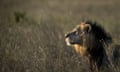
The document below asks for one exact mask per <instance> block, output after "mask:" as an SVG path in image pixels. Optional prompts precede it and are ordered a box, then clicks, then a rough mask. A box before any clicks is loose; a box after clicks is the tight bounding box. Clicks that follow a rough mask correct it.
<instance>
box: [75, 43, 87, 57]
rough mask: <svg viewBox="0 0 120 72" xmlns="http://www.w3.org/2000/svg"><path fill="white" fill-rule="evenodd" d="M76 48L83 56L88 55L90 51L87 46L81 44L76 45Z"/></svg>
mask: <svg viewBox="0 0 120 72" xmlns="http://www.w3.org/2000/svg"><path fill="white" fill-rule="evenodd" d="M74 49H75V51H76V52H77V53H79V54H80V55H81V56H88V55H89V53H88V51H87V48H85V47H83V46H80V45H77V44H76V45H74Z"/></svg>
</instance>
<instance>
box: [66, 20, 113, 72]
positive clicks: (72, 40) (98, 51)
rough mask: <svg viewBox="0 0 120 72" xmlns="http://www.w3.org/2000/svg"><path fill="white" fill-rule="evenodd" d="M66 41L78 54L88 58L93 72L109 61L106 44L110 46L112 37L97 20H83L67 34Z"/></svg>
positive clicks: (96, 71)
mask: <svg viewBox="0 0 120 72" xmlns="http://www.w3.org/2000/svg"><path fill="white" fill-rule="evenodd" d="M65 41H66V44H67V45H68V46H73V48H74V49H75V51H76V52H77V53H78V54H80V55H81V56H82V57H86V58H87V59H88V62H89V64H90V71H91V72H98V71H99V70H100V68H101V67H102V66H103V65H105V64H106V65H107V64H108V63H109V60H108V58H107V54H106V51H105V48H104V45H106V46H108V45H109V44H110V43H111V42H112V38H111V36H110V35H109V34H108V33H106V32H105V30H104V29H103V28H102V27H101V26H99V25H97V23H96V22H94V23H93V22H92V21H85V22H81V23H80V24H79V25H77V26H76V27H75V28H74V29H73V30H72V31H71V32H69V33H67V34H65Z"/></svg>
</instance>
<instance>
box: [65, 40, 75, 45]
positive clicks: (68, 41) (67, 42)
mask: <svg viewBox="0 0 120 72" xmlns="http://www.w3.org/2000/svg"><path fill="white" fill-rule="evenodd" d="M65 42H66V44H67V45H68V46H71V45H73V44H74V42H72V41H71V40H70V39H69V38H66V39H65Z"/></svg>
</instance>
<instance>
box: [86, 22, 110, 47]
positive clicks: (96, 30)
mask: <svg viewBox="0 0 120 72" xmlns="http://www.w3.org/2000/svg"><path fill="white" fill-rule="evenodd" d="M85 23H86V24H90V25H91V26H92V32H93V34H95V37H97V39H98V40H101V41H104V42H105V44H107V45H108V44H109V43H111V42H112V38H111V36H110V35H109V34H108V33H106V31H105V30H104V29H103V28H102V27H101V26H100V24H98V23H97V22H92V21H86V22H85Z"/></svg>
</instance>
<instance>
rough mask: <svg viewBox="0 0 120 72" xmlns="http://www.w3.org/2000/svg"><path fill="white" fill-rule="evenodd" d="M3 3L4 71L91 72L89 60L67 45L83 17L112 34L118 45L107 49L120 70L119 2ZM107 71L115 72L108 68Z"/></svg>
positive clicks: (0, 45)
mask: <svg viewBox="0 0 120 72" xmlns="http://www.w3.org/2000/svg"><path fill="white" fill-rule="evenodd" d="M1 3H3V4H0V5H1V6H0V9H1V11H0V19H1V20H0V72H88V70H89V66H88V63H87V62H86V60H85V59H84V58H81V57H80V56H79V55H78V54H76V52H75V51H74V50H73V49H72V48H71V47H68V46H66V44H65V42H64V34H65V33H66V32H67V31H69V30H71V29H72V28H73V27H74V26H76V25H77V24H79V22H80V21H81V20H82V19H83V18H84V19H91V20H93V21H94V20H95V21H97V22H98V23H100V24H101V25H102V26H103V27H104V28H105V30H107V31H108V32H110V33H111V35H112V37H113V42H114V43H113V44H112V45H111V46H110V47H109V48H107V51H108V56H109V57H110V58H111V59H113V61H116V62H115V67H114V68H115V70H116V71H117V72H119V71H120V70H119V67H120V62H119V61H118V60H119V57H120V56H119V47H120V46H119V44H120V40H119V39H120V36H119V32H120V29H119V26H120V25H119V23H120V21H119V12H120V10H119V9H118V8H119V1H118V0H115V1H113V0H109V1H108V2H106V1H104V0H101V1H96V0H91V1H89V0H84V1H82V0H74V1H73V0H66V1H64V0H52V1H50V0H35V1H32V0H25V1H22V0H21V1H18V2H17V1H14V0H12V1H8V2H7V1H2V2H1ZM15 11H18V13H17V12H16V13H14V12H15ZM19 11H20V12H21V11H23V13H19ZM24 12H25V13H24ZM16 14H17V15H16ZM14 15H15V16H14ZM116 44H118V45H117V46H116ZM114 49H116V51H117V52H118V54H116V53H117V52H116V51H115V50H114ZM113 54H114V55H115V56H116V55H118V56H117V57H115V56H112V55H113ZM113 57H115V58H113ZM115 59H116V60H115ZM113 63H114V62H113ZM111 69H113V68H112V67H111ZM106 71H111V70H109V69H107V68H106V70H105V71H104V72H106Z"/></svg>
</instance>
